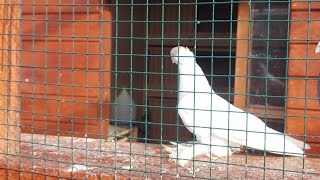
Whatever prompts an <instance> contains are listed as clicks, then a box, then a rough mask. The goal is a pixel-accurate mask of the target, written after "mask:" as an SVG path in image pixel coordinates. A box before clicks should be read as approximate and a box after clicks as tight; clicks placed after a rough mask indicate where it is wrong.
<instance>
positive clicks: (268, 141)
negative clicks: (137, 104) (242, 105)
mask: <svg viewBox="0 0 320 180" xmlns="http://www.w3.org/2000/svg"><path fill="white" fill-rule="evenodd" d="M170 55H171V60H172V63H175V64H177V65H178V70H179V97H178V98H179V99H178V113H179V116H180V117H181V119H182V121H183V123H184V125H185V126H186V128H187V129H188V130H189V131H190V132H191V133H193V134H194V135H196V138H197V141H198V142H197V143H196V144H194V145H192V146H180V147H179V148H177V150H178V151H181V152H180V153H177V152H174V151H170V148H167V149H168V150H169V152H171V154H170V157H175V158H177V159H178V163H179V164H180V165H181V166H184V165H185V164H186V163H187V162H188V160H191V159H193V158H194V157H195V156H197V155H200V154H208V153H211V154H212V155H214V156H217V157H224V156H229V155H231V154H232V151H231V148H239V147H240V146H247V147H250V148H253V149H258V150H262V151H268V152H270V153H275V154H282V155H283V154H284V155H292V156H303V154H304V152H303V149H309V148H310V147H309V145H308V144H306V143H304V142H302V141H299V140H296V139H294V138H292V137H289V136H287V135H284V134H283V133H281V132H278V131H276V130H273V129H271V128H269V127H267V126H266V125H265V123H264V122H262V121H261V120H260V119H259V118H258V117H256V116H254V115H252V114H250V113H247V112H244V111H243V110H241V109H239V108H237V107H235V106H233V105H232V104H230V103H228V102H227V101H226V100H225V99H223V98H221V97H220V96H219V95H217V94H215V92H214V91H213V90H212V88H211V87H210V85H209V83H208V81H207V79H206V77H205V76H204V73H203V71H202V69H201V68H200V67H199V65H198V64H197V63H196V62H195V57H194V54H193V53H192V52H191V51H190V50H189V49H188V48H187V47H182V46H179V47H174V48H173V49H172V50H171V51H170ZM171 150H172V149H171ZM176 156H178V157H176Z"/></svg>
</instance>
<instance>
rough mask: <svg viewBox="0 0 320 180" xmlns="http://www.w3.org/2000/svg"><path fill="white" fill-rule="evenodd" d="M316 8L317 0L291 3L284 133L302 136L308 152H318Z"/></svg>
mask: <svg viewBox="0 0 320 180" xmlns="http://www.w3.org/2000/svg"><path fill="white" fill-rule="evenodd" d="M319 8H320V3H319V2H317V3H313V2H312V3H310V4H309V3H308V2H292V3H291V23H290V29H291V31H290V44H289V58H290V60H289V68H288V76H289V78H290V79H289V81H288V99H287V102H288V103H287V132H288V133H290V134H298V135H300V137H299V138H300V139H302V140H303V139H304V138H305V139H306V141H307V143H308V144H310V145H311V149H310V150H309V151H307V152H308V153H319V152H320V138H319V136H320V130H319V129H320V101H319V94H318V93H319V88H320V84H319V75H320V61H319V58H320V55H319V54H315V48H316V45H317V43H318V41H319V37H320V31H319V28H320V24H319V23H318V22H316V21H315V20H317V21H318V20H319V19H320V18H319V17H320V12H319ZM309 11H310V12H309ZM309 21H310V22H309Z"/></svg>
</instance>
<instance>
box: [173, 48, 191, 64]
mask: <svg viewBox="0 0 320 180" xmlns="http://www.w3.org/2000/svg"><path fill="white" fill-rule="evenodd" d="M170 56H171V61H172V63H175V64H178V65H183V64H186V63H192V64H193V63H194V54H193V52H191V51H190V50H189V48H187V47H183V46H177V47H174V48H172V49H171V51H170Z"/></svg>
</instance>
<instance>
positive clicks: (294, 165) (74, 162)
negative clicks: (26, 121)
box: [0, 134, 320, 179]
mask: <svg viewBox="0 0 320 180" xmlns="http://www.w3.org/2000/svg"><path fill="white" fill-rule="evenodd" d="M20 150H21V152H20V154H19V155H9V156H8V160H6V161H4V160H2V162H1V165H0V167H1V168H0V177H4V176H10V177H12V178H13V179H14V178H20V179H29V178H30V179H31V178H32V179H45V178H47V179H48V177H51V178H49V179H69V178H72V179H160V178H162V179H189V178H200V179H201V178H203V179H208V178H210V179H280V178H285V179H301V178H302V177H303V178H305V179H320V159H319V158H311V157H308V158H304V159H303V158H299V157H285V158H283V157H282V156H274V155H269V154H268V155H267V156H266V157H264V156H263V154H260V155H259V154H252V153H251V154H248V155H245V154H234V155H232V156H231V157H229V158H216V159H213V158H212V160H211V163H209V162H208V160H209V159H208V158H207V157H205V156H200V157H198V158H197V160H202V161H200V162H198V161H196V162H194V164H193V163H192V162H189V163H188V164H187V167H184V168H182V167H180V166H177V165H176V164H175V162H174V161H172V160H169V158H168V156H167V152H164V151H162V150H161V149H160V146H159V145H158V144H143V143H131V144H130V143H128V142H105V141H104V140H98V139H86V138H71V137H61V136H60V137H58V136H48V135H46V136H44V135H30V134H22V135H21V143H20ZM227 164H228V165H227ZM283 169H285V170H283ZM1 179H2V178H1Z"/></svg>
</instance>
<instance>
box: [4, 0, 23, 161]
mask: <svg viewBox="0 0 320 180" xmlns="http://www.w3.org/2000/svg"><path fill="white" fill-rule="evenodd" d="M0 3H1V4H0V24H1V25H0V32H1V35H0V41H1V43H0V49H1V52H0V94H1V95H0V109H1V110H0V158H3V159H5V158H6V157H7V155H8V154H16V153H18V152H19V135H20V128H19V121H20V113H19V110H20V102H19V98H18V97H19V92H20V90H19V83H18V82H19V77H20V72H19V64H20V57H19V51H16V50H19V49H20V35H19V32H20V21H19V19H20V8H19V6H18V4H19V1H18V0H12V1H5V0H2V1H0Z"/></svg>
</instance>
